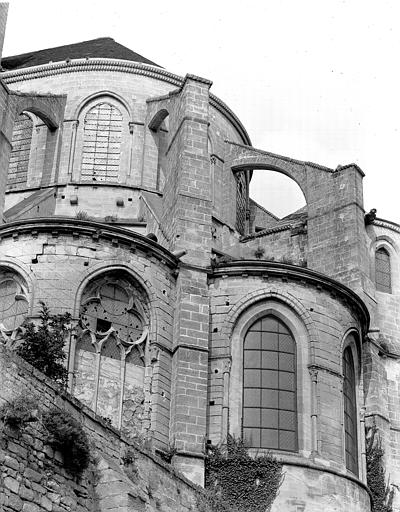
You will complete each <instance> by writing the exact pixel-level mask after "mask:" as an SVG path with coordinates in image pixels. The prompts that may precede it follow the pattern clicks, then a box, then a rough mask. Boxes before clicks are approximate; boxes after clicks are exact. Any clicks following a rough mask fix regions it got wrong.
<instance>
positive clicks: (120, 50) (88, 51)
mask: <svg viewBox="0 0 400 512" xmlns="http://www.w3.org/2000/svg"><path fill="white" fill-rule="evenodd" d="M84 58H104V59H119V60H130V61H134V62H142V63H143V64H150V65H152V66H157V67H161V66H159V65H158V64H155V63H154V62H152V61H151V60H149V59H146V57H143V56H142V55H139V54H138V53H136V52H133V51H132V50H130V49H129V48H126V46H123V45H122V44H119V43H117V42H115V41H114V39H112V38H111V37H99V38H98V39H91V40H90V41H83V42H81V43H75V44H67V45H65V46H56V47H55V48H47V49H45V50H39V51H37V52H30V53H22V54H21V55H14V56H13V57H4V58H3V59H2V61H1V65H2V68H3V70H6V71H8V70H13V69H21V68H29V67H32V66H40V65H41V64H48V63H49V62H60V61H65V60H67V59H84Z"/></svg>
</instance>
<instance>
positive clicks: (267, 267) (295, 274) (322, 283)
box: [209, 260, 370, 333]
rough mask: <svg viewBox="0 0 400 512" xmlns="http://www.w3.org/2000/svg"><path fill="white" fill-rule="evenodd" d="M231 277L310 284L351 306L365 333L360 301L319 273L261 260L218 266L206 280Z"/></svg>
mask: <svg viewBox="0 0 400 512" xmlns="http://www.w3.org/2000/svg"><path fill="white" fill-rule="evenodd" d="M234 276H242V277H248V276H260V277H263V278H264V279H265V278H266V279H268V278H269V277H279V278H282V279H285V280H291V281H303V282H306V283H310V284H312V285H313V286H315V287H316V288H317V290H324V291H327V292H329V293H330V294H332V293H333V294H336V295H337V296H338V297H340V298H342V299H343V300H344V301H345V302H348V303H349V304H350V305H352V306H353V307H354V309H355V310H356V311H357V313H358V315H359V316H360V318H361V320H362V325H363V330H364V333H366V332H367V330H368V326H369V322H370V315H369V312H368V308H367V306H366V305H365V304H364V302H363V300H362V299H361V298H360V297H359V296H358V295H357V294H356V293H355V292H354V291H353V290H351V289H350V288H348V287H347V286H345V285H344V284H342V283H340V282H339V281H336V280H335V279H332V278H330V277H328V276H325V275H324V274H321V273H320V272H316V271H315V270H311V269H309V268H304V267H299V266H297V265H289V264H287V263H279V262H272V261H260V260H257V261H256V260H239V261H230V262H226V263H221V264H217V265H216V266H215V267H213V271H212V273H210V275H209V279H213V278H223V277H225V278H226V277H234Z"/></svg>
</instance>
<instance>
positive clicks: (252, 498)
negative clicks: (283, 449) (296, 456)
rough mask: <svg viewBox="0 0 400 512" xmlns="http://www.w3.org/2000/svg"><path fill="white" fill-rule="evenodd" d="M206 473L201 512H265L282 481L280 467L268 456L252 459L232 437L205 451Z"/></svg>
mask: <svg viewBox="0 0 400 512" xmlns="http://www.w3.org/2000/svg"><path fill="white" fill-rule="evenodd" d="M205 469H206V480H205V487H206V493H205V494H204V498H203V499H201V498H200V502H199V510H200V512H228V511H229V512H265V510H267V509H268V507H270V505H271V504H272V503H273V501H274V499H275V498H276V496H277V494H278V490H279V488H280V486H281V484H282V481H283V473H282V464H281V463H280V462H279V461H278V460H276V459H275V457H273V456H272V454H271V453H265V454H262V455H258V456H256V457H255V458H253V457H251V456H250V455H249V452H248V448H247V447H246V446H245V443H244V441H243V440H242V439H240V438H234V437H233V436H228V438H227V442H226V444H224V445H221V446H210V447H209V448H208V454H207V456H206V460H205Z"/></svg>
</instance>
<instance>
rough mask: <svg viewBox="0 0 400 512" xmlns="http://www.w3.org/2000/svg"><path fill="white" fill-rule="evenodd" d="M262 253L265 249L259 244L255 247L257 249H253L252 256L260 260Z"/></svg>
mask: <svg viewBox="0 0 400 512" xmlns="http://www.w3.org/2000/svg"><path fill="white" fill-rule="evenodd" d="M264 254H265V249H264V247H261V246H259V247H257V249H256V250H255V251H254V256H255V257H256V258H257V259H258V260H260V259H261V258H262V257H263V256H264Z"/></svg>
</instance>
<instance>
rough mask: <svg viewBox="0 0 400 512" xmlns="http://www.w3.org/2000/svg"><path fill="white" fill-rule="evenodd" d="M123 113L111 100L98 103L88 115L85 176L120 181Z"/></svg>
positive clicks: (91, 178)
mask: <svg viewBox="0 0 400 512" xmlns="http://www.w3.org/2000/svg"><path fill="white" fill-rule="evenodd" d="M122 122H123V117H122V113H121V112H120V111H119V110H118V108H116V107H115V106H113V105H111V104H110V103H106V102H102V103H97V104H96V105H95V106H94V107H92V108H91V109H90V110H89V111H88V112H87V113H86V115H85V119H84V131H83V152H82V167H81V179H82V180H84V181H86V180H87V181H118V178H119V167H120V153H121V141H122Z"/></svg>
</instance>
